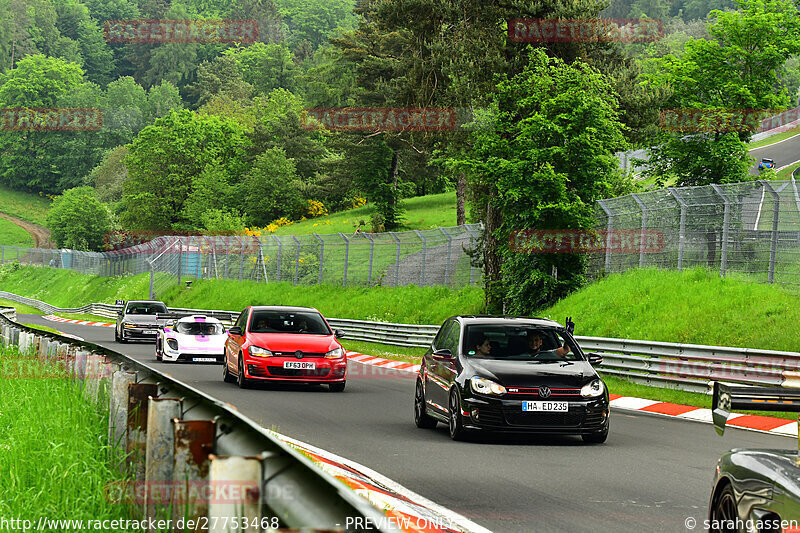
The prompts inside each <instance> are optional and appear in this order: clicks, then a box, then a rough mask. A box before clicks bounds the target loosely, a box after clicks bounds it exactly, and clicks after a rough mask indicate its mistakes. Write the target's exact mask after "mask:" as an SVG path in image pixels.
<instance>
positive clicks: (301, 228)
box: [275, 192, 456, 235]
mask: <svg viewBox="0 0 800 533" xmlns="http://www.w3.org/2000/svg"><path fill="white" fill-rule="evenodd" d="M403 205H404V206H405V208H406V211H405V213H404V215H403V220H402V222H403V227H401V228H400V229H399V230H398V231H406V230H414V229H418V230H423V229H435V228H439V227H448V226H455V225H456V193H455V192H445V193H441V194H430V195H427V196H418V197H416V198H408V199H406V200H403ZM373 212H374V207H373V206H371V205H365V206H363V207H357V208H355V209H350V210H348V211H340V212H338V213H332V214H330V215H326V216H323V217H318V218H314V219H310V220H303V221H300V222H295V223H294V224H292V225H290V226H282V227H280V228H278V229H277V231H275V234H276V235H310V234H312V233H320V234H322V233H344V234H345V235H352V234H353V232H354V231H355V230H356V227H357V226H358V223H359V222H360V221H362V220H363V221H364V222H365V224H366V225H365V226H363V227H362V228H361V230H362V231H369V230H370V227H371V222H370V220H371V218H372V214H373Z"/></svg>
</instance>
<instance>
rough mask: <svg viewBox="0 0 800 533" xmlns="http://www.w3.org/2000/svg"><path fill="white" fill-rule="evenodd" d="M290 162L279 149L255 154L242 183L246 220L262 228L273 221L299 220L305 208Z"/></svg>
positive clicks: (243, 208) (292, 165)
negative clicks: (255, 156)
mask: <svg viewBox="0 0 800 533" xmlns="http://www.w3.org/2000/svg"><path fill="white" fill-rule="evenodd" d="M300 186H301V185H300V183H299V180H298V178H297V171H296V169H295V166H294V161H292V160H291V159H289V158H288V157H287V156H286V153H285V152H284V151H283V150H282V149H281V148H279V147H274V148H271V149H269V150H267V151H265V152H264V153H262V154H261V155H259V156H258V157H257V158H256V160H255V162H254V163H253V167H252V168H251V169H250V172H248V173H247V175H246V176H245V178H244V181H243V182H242V192H243V198H244V205H243V206H242V210H243V211H244V212H245V213H247V221H248V222H249V223H250V224H251V225H255V226H266V225H267V224H268V223H270V222H272V221H273V220H275V219H276V218H280V217H284V216H286V217H289V218H299V217H300V216H301V214H302V210H303V208H304V207H305V201H304V200H303V197H302V195H301V194H300V190H299V189H300Z"/></svg>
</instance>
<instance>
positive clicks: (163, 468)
mask: <svg viewBox="0 0 800 533" xmlns="http://www.w3.org/2000/svg"><path fill="white" fill-rule="evenodd" d="M182 408H183V400H179V399H175V398H154V397H152V396H151V397H150V403H149V405H148V408H147V438H146V445H145V471H144V482H145V490H144V504H145V518H148V519H151V518H152V519H155V520H166V519H168V518H169V514H168V513H169V506H170V502H171V501H172V498H171V495H172V494H174V490H173V489H174V487H175V483H173V481H172V471H173V467H174V461H175V430H174V428H173V425H172V421H173V419H177V417H179V416H180V415H181V409H182ZM165 495H167V496H170V497H165Z"/></svg>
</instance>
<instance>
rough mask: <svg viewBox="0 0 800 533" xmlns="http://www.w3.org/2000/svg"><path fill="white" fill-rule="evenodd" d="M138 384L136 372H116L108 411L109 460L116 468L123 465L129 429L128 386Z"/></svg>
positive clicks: (113, 376)
mask: <svg viewBox="0 0 800 533" xmlns="http://www.w3.org/2000/svg"><path fill="white" fill-rule="evenodd" d="M135 382H136V372H123V371H117V372H114V373H113V374H112V376H111V393H110V394H109V404H108V405H109V410H108V444H109V452H108V453H109V459H111V463H112V465H113V466H114V467H117V468H119V467H120V466H121V464H122V459H123V449H124V446H125V438H126V434H127V428H128V385H130V384H131V383H135Z"/></svg>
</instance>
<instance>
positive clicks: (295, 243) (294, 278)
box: [0, 224, 482, 297]
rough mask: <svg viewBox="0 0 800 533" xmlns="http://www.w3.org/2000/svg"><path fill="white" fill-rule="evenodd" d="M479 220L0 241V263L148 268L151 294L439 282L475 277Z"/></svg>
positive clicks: (116, 271) (124, 271)
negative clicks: (229, 287) (143, 238)
mask: <svg viewBox="0 0 800 533" xmlns="http://www.w3.org/2000/svg"><path fill="white" fill-rule="evenodd" d="M481 231H482V226H481V225H480V224H470V225H463V226H455V227H449V228H437V229H434V230H424V231H419V230H415V231H405V232H387V233H357V234H353V235H346V234H343V233H335V234H325V235H320V234H316V233H313V234H310V235H269V236H264V237H249V236H248V237H244V236H213V237H212V236H209V237H206V236H182V237H175V236H164V237H157V238H155V239H153V240H152V241H149V242H147V243H145V244H140V245H136V246H131V247H128V248H123V249H120V250H113V251H109V252H102V253H99V252H78V251H74V250H42V249H31V248H20V247H16V246H0V263H2V262H10V261H19V262H20V263H22V264H26V265H36V266H50V267H56V268H67V269H71V270H76V271H79V272H83V273H87V274H96V275H102V276H119V275H132V274H141V273H144V272H150V274H151V275H150V295H151V297H157V296H158V295H159V294H162V293H163V292H164V290H165V289H167V288H168V287H171V286H174V285H177V284H179V283H181V281H184V280H191V279H208V278H211V279H229V280H238V281H242V280H253V281H256V282H262V283H271V282H288V283H292V284H293V285H314V284H320V283H330V284H341V285H345V286H358V285H361V286H371V285H384V286H390V287H396V286H401V285H411V284H414V285H418V286H433V285H444V286H447V287H451V288H461V287H464V286H466V285H470V284H474V283H477V282H478V281H479V280H480V272H479V268H478V267H476V266H475V265H473V264H472V262H471V261H470V257H469V252H470V250H472V249H474V248H475V246H476V244H477V240H478V237H479V235H480V232H481Z"/></svg>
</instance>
